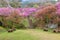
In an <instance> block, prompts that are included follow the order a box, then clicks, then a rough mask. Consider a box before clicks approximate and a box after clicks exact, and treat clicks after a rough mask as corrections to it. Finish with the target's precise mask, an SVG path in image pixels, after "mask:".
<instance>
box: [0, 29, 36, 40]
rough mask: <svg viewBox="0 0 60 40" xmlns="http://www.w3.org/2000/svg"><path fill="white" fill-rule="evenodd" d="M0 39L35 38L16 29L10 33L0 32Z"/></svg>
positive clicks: (26, 39)
mask: <svg viewBox="0 0 60 40" xmlns="http://www.w3.org/2000/svg"><path fill="white" fill-rule="evenodd" d="M0 40H37V38H36V37H35V36H32V35H30V34H28V33H26V32H24V31H23V30H17V31H15V32H12V33H8V32H4V33H2V34H0Z"/></svg>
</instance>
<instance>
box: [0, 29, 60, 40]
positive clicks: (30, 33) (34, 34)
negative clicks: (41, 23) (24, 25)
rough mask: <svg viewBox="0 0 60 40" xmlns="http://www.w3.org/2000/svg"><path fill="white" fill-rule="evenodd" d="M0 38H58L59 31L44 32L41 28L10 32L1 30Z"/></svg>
mask: <svg viewBox="0 0 60 40" xmlns="http://www.w3.org/2000/svg"><path fill="white" fill-rule="evenodd" d="M0 40H60V33H53V32H50V31H48V32H45V31H43V30H41V29H25V30H22V29H21V30H16V31H14V32H12V33H8V32H2V33H1V34H0Z"/></svg>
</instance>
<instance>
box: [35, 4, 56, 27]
mask: <svg viewBox="0 0 60 40" xmlns="http://www.w3.org/2000/svg"><path fill="white" fill-rule="evenodd" d="M55 13H56V7H55V6H54V5H48V6H47V7H44V8H42V9H40V10H38V11H37V12H36V14H35V16H36V19H37V20H38V21H37V22H38V25H40V24H41V25H42V26H41V25H40V27H45V26H44V25H46V24H48V23H49V22H50V21H51V18H52V17H53V15H52V14H55Z"/></svg>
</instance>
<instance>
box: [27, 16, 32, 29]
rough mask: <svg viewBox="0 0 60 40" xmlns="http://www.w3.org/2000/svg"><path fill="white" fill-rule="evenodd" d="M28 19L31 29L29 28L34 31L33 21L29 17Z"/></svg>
mask: <svg viewBox="0 0 60 40" xmlns="http://www.w3.org/2000/svg"><path fill="white" fill-rule="evenodd" d="M27 19H28V23H29V27H28V28H30V29H32V28H33V23H32V20H31V19H30V17H29V16H28V17H27Z"/></svg>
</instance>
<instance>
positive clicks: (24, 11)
mask: <svg viewBox="0 0 60 40" xmlns="http://www.w3.org/2000/svg"><path fill="white" fill-rule="evenodd" d="M20 11H21V12H20V16H22V17H24V18H27V20H28V23H29V28H33V23H32V19H31V16H32V15H33V13H34V12H35V11H36V8H22V9H20Z"/></svg>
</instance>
